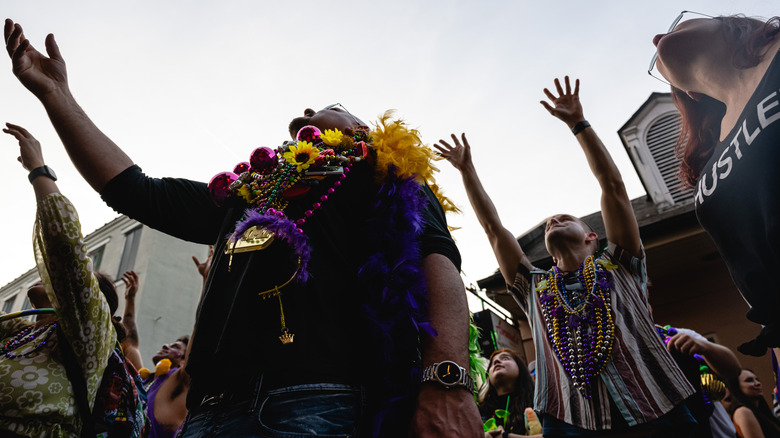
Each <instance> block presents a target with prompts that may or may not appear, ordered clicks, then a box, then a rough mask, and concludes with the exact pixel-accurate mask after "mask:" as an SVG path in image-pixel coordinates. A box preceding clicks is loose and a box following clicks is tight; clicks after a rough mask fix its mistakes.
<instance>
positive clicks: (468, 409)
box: [412, 253, 484, 438]
mask: <svg viewBox="0 0 780 438" xmlns="http://www.w3.org/2000/svg"><path fill="white" fill-rule="evenodd" d="M423 271H424V272H425V281H426V283H427V289H428V309H429V311H428V317H429V321H430V323H431V326H432V327H433V328H434V330H436V332H437V333H438V334H437V336H433V337H432V336H427V335H424V336H423V340H422V366H423V367H426V366H428V365H432V364H434V363H437V362H441V361H445V360H449V361H453V362H455V363H457V364H458V365H460V366H462V367H463V368H465V369H467V370H468V369H469V353H468V341H469V310H468V306H467V303H466V293H465V287H464V286H463V281H462V280H461V278H460V274H459V273H458V270H457V268H456V267H455V265H454V264H453V263H452V261H451V260H450V259H449V258H447V257H445V256H444V255H441V254H437V253H433V254H429V255H427V256H425V258H424V259H423ZM412 436H415V437H448V438H449V437H455V438H457V437H474V438H481V437H483V436H484V433H483V432H482V421H481V418H480V416H479V411H478V410H477V405H476V403H475V402H474V397H473V396H472V394H471V392H470V391H468V390H466V389H465V388H463V387H456V388H452V389H448V388H445V387H443V386H440V385H439V384H437V383H433V382H426V383H423V384H422V385H421V387H420V392H419V394H418V396H417V409H416V410H415V413H414V417H413V419H412Z"/></svg>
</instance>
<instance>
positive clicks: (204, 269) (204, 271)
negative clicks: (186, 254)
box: [192, 245, 214, 282]
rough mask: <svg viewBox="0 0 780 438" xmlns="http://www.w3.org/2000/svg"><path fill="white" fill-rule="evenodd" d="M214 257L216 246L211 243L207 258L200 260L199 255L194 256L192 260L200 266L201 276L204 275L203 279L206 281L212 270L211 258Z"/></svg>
mask: <svg viewBox="0 0 780 438" xmlns="http://www.w3.org/2000/svg"><path fill="white" fill-rule="evenodd" d="M213 258H214V247H213V246H212V245H209V255H208V256H206V260H204V261H203V262H201V261H200V260H198V258H197V257H195V256H192V261H193V262H195V266H196V267H197V268H198V273H200V275H201V277H203V281H204V282H205V281H206V278H208V276H209V272H210V271H211V260H212V259H213Z"/></svg>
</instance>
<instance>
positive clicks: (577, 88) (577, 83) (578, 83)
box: [574, 79, 580, 96]
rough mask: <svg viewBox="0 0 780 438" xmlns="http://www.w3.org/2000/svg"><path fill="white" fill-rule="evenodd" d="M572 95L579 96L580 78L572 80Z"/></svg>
mask: <svg viewBox="0 0 780 438" xmlns="http://www.w3.org/2000/svg"><path fill="white" fill-rule="evenodd" d="M574 95H575V96H579V95H580V80H579V79H577V80H575V81H574Z"/></svg>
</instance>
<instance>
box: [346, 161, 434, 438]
mask: <svg viewBox="0 0 780 438" xmlns="http://www.w3.org/2000/svg"><path fill="white" fill-rule="evenodd" d="M390 175H391V176H390V177H389V178H388V179H387V180H386V181H385V182H384V183H383V184H382V185H381V186H380V188H379V191H378V197H377V201H376V202H375V204H374V206H373V211H372V214H371V217H370V218H369V221H370V222H369V225H370V227H371V229H372V230H376V233H375V234H374V236H373V239H372V241H371V243H370V244H371V245H372V249H373V250H374V251H375V252H374V253H373V255H371V256H370V257H369V259H368V261H367V262H366V263H365V265H363V267H362V268H361V269H360V271H359V273H358V278H359V280H360V282H361V284H363V285H364V286H365V288H366V290H367V296H366V303H365V305H364V310H365V318H366V320H367V323H368V329H369V330H370V334H371V338H372V339H374V340H375V342H376V343H375V346H374V348H373V350H374V351H375V354H376V357H373V358H372V359H373V360H372V361H371V363H372V364H373V365H372V366H373V367H375V368H373V370H374V372H372V376H375V377H377V379H376V380H375V381H374V383H373V384H372V385H371V386H370V387H369V394H371V398H372V401H371V402H370V405H371V410H372V411H373V413H374V429H373V435H374V436H388V437H391V436H393V437H394V436H406V433H407V431H406V430H405V429H406V427H408V424H409V420H410V416H411V413H412V409H413V408H414V403H415V395H416V392H417V389H418V385H419V381H420V376H421V371H420V350H419V339H420V335H421V332H425V333H427V334H429V335H431V336H435V335H436V333H435V331H434V330H433V328H432V327H431V325H430V323H429V322H428V320H427V315H428V301H427V294H426V287H425V278H424V275H423V272H422V256H421V252H420V245H419V242H418V238H419V237H420V235H422V233H423V230H424V228H425V221H424V218H423V211H424V210H425V208H426V205H427V202H428V201H427V199H426V197H425V195H424V194H423V192H422V190H423V188H422V186H420V184H419V183H417V182H416V181H415V180H414V179H412V178H409V179H401V178H398V177H396V176H394V173H393V172H390Z"/></svg>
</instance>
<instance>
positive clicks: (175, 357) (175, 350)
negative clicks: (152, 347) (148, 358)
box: [152, 341, 187, 366]
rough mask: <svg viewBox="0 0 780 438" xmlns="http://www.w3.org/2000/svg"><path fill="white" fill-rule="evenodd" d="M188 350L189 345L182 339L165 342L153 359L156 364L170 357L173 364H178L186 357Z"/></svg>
mask: <svg viewBox="0 0 780 438" xmlns="http://www.w3.org/2000/svg"><path fill="white" fill-rule="evenodd" d="M186 351H187V346H186V345H184V343H183V342H181V341H176V342H172V343H170V344H165V345H163V346H162V348H160V351H158V352H157V354H155V355H154V357H152V361H153V362H154V363H155V364H156V363H157V362H159V361H161V360H163V359H168V360H170V361H171V364H172V365H174V366H178V365H179V364H180V363H181V361H182V359H183V358H184V353H185V352H186Z"/></svg>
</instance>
